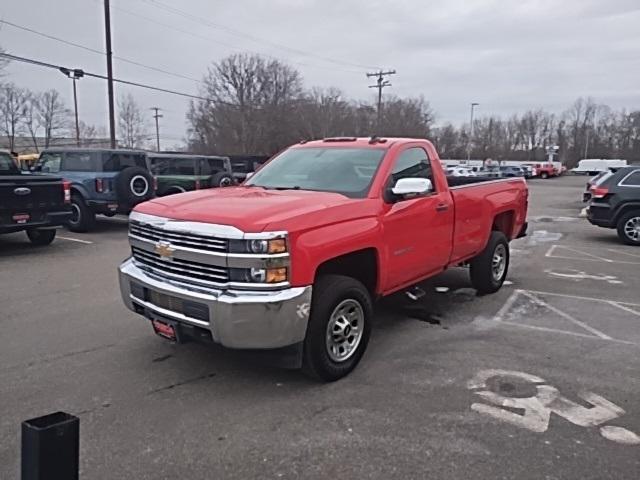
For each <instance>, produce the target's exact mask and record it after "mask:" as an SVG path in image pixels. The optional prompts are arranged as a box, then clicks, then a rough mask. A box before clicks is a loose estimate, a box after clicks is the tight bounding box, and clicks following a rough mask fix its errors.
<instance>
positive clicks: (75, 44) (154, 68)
mask: <svg viewBox="0 0 640 480" xmlns="http://www.w3.org/2000/svg"><path fill="white" fill-rule="evenodd" d="M0 23H3V24H5V25H8V26H10V27H13V28H17V29H19V30H23V31H25V32H30V33H33V34H35V35H39V36H41V37H44V38H48V39H49V40H54V41H56V42H60V43H63V44H65V45H69V46H72V47H76V48H81V49H82V50H86V51H87V52H91V53H96V54H98V55H105V52H103V51H100V50H96V49H95V48H91V47H87V46H85V45H80V44H79V43H74V42H71V41H69V40H65V39H63V38H60V37H55V36H53V35H50V34H48V33H44V32H40V31H38V30H34V29H33V28H29V27H25V26H24V25H18V24H17V23H13V22H9V21H7V20H1V19H0ZM113 58H115V59H117V60H120V61H121V62H125V63H129V64H131V65H136V66H138V67H142V68H146V69H148V70H153V71H154V72H159V73H164V74H166V75H171V76H174V77H178V78H184V79H186V80H191V81H193V82H196V83H202V82H201V81H200V80H198V79H197V78H193V77H189V76H187V75H182V74H180V73H175V72H170V71H168V70H163V69H162V68H158V67H153V66H151V65H145V64H144V63H140V62H136V61H135V60H130V59H128V58H124V57H120V56H118V55H113Z"/></svg>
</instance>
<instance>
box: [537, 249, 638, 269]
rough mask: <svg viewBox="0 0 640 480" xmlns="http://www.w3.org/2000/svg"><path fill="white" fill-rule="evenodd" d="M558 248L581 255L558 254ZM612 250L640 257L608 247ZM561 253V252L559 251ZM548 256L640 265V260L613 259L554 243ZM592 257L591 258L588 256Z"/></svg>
mask: <svg viewBox="0 0 640 480" xmlns="http://www.w3.org/2000/svg"><path fill="white" fill-rule="evenodd" d="M558 249H563V250H568V251H569V252H573V253H576V254H578V255H580V256H576V257H568V256H566V255H558V254H556V250H558ZM606 250H608V251H610V252H613V253H617V254H623V255H629V256H631V257H638V258H640V256H638V255H635V254H633V253H627V252H622V251H619V250H613V249H610V248H608V249H606ZM559 253H561V252H559ZM544 256H545V257H547V258H561V259H563V260H578V261H587V262H605V263H621V264H624V265H640V262H632V261H626V260H613V259H611V258H605V257H601V256H599V255H594V254H592V253H588V252H584V251H582V250H578V249H577V248H573V247H565V246H564V245H552V246H551V247H550V248H549V250H547V253H545V255H544ZM588 257H591V258H588Z"/></svg>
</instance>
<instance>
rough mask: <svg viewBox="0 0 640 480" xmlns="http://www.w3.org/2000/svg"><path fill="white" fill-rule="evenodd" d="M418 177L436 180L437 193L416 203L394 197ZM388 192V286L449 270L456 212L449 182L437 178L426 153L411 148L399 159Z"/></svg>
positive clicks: (385, 227) (415, 199)
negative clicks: (399, 185)
mask: <svg viewBox="0 0 640 480" xmlns="http://www.w3.org/2000/svg"><path fill="white" fill-rule="evenodd" d="M416 177H418V178H428V179H429V180H431V183H432V185H433V190H432V191H431V192H429V193H427V194H426V195H422V196H417V197H415V196H414V197H404V198H397V197H394V196H393V195H392V194H389V192H390V189H391V188H392V187H393V186H394V185H395V183H396V182H397V181H398V180H399V179H401V178H416ZM443 178H444V177H443ZM385 188H386V190H387V193H386V195H385V197H386V204H385V210H384V213H383V219H382V225H383V232H384V233H383V235H384V245H386V248H387V252H386V253H387V259H388V263H387V265H388V267H389V268H388V272H387V275H388V276H387V285H388V286H389V287H390V288H393V287H397V286H400V285H405V284H409V283H411V282H412V281H413V280H416V279H419V278H422V277H426V276H428V275H431V274H434V273H437V272H439V271H441V270H442V269H444V268H445V266H446V265H447V264H448V262H449V258H450V255H451V249H452V241H453V240H452V236H453V214H454V212H453V200H452V197H451V194H450V193H449V190H448V188H447V186H446V182H444V181H443V180H442V179H436V178H435V176H434V170H433V168H432V165H431V160H430V159H429V157H428V155H427V152H426V150H425V149H423V148H422V147H408V148H406V149H405V150H403V151H401V152H400V153H399V154H398V156H397V158H396V160H395V163H394V165H393V167H392V169H391V174H390V175H389V178H388V179H387V183H386V185H385Z"/></svg>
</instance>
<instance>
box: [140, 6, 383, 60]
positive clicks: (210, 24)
mask: <svg viewBox="0 0 640 480" xmlns="http://www.w3.org/2000/svg"><path fill="white" fill-rule="evenodd" d="M142 1H145V2H146V3H150V4H152V5H154V6H156V7H159V8H161V9H163V10H165V11H168V12H170V13H173V14H175V15H178V16H181V17H183V18H186V19H189V20H191V21H193V22H197V23H200V24H203V25H206V26H208V27H210V28H214V29H218V30H224V31H226V32H229V33H231V34H233V35H236V36H240V37H245V38H248V39H249V40H251V41H253V42H256V43H259V44H268V45H272V46H273V47H276V48H279V49H282V50H287V51H289V52H293V53H295V54H298V55H303V56H305V57H314V58H317V59H320V60H323V61H325V62H330V63H334V64H339V65H347V66H351V67H357V68H364V69H368V68H378V67H374V66H371V65H362V64H358V63H354V62H347V61H344V60H340V59H336V58H331V57H325V56H322V55H318V54H315V53H312V52H307V51H304V50H299V49H297V48H292V47H289V46H287V45H283V44H280V43H277V42H273V41H271V40H269V39H266V38H262V37H258V36H256V35H252V34H250V33H246V32H243V31H241V30H238V29H235V28H230V27H227V26H225V25H219V24H216V23H213V22H211V21H209V20H205V19H204V18H202V17H200V16H197V15H193V14H191V13H189V12H185V11H184V10H179V9H177V8H175V7H172V6H170V5H166V4H164V3H162V2H159V1H157V0H142Z"/></svg>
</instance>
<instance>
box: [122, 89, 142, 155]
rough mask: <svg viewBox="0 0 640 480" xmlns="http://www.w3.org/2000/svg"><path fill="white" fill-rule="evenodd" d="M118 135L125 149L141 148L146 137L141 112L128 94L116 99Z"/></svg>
mask: <svg viewBox="0 0 640 480" xmlns="http://www.w3.org/2000/svg"><path fill="white" fill-rule="evenodd" d="M118 134H119V137H120V141H121V143H122V145H123V146H124V147H126V148H141V147H142V145H143V143H144V140H145V138H146V137H147V132H146V124H145V121H144V118H143V116H142V112H141V110H140V107H139V105H138V104H137V102H136V101H135V99H134V98H133V95H131V94H130V93H129V94H127V95H123V96H121V97H120V98H119V99H118Z"/></svg>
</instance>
